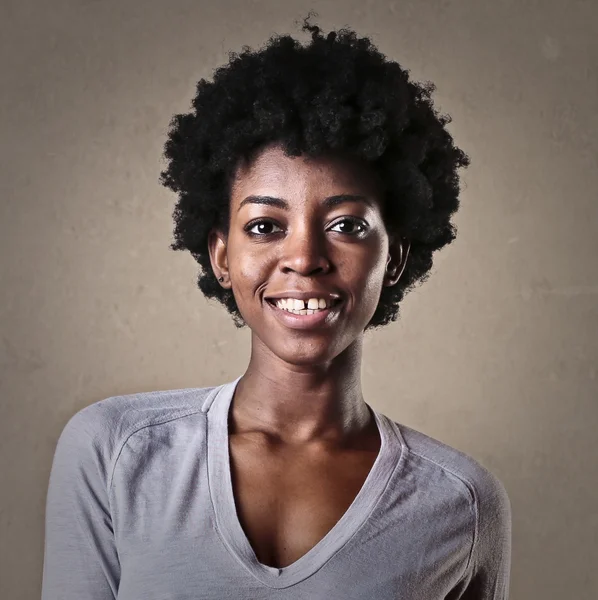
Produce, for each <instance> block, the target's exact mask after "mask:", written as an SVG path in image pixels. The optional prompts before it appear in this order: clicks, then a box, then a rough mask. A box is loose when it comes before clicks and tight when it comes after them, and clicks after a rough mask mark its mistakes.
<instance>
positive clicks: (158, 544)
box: [42, 20, 511, 600]
mask: <svg viewBox="0 0 598 600" xmlns="http://www.w3.org/2000/svg"><path fill="white" fill-rule="evenodd" d="M304 29H306V30H308V31H310V32H311V34H312V39H311V43H310V44H309V45H307V46H305V47H304V46H301V45H300V44H299V43H298V42H297V41H295V40H293V39H292V38H291V37H289V36H281V37H275V38H272V39H271V40H270V43H269V45H268V46H267V47H266V48H264V49H262V50H260V51H257V52H251V51H250V50H248V49H246V50H245V51H244V52H243V53H242V54H241V55H232V56H231V60H230V63H229V64H228V65H227V66H225V67H221V68H219V69H217V71H216V73H215V77H214V81H213V82H211V83H210V82H207V81H205V80H201V81H200V82H199V83H198V85H197V95H196V96H195V97H194V99H193V111H192V112H191V113H189V114H184V115H175V117H174V118H173V120H172V123H171V128H170V131H169V135H168V139H167V142H166V147H165V156H166V158H167V160H168V167H167V169H166V170H165V171H163V172H162V173H161V181H162V183H163V184H164V185H166V186H167V187H169V188H170V189H171V190H173V191H174V192H176V193H177V194H178V203H177V205H176V208H175V212H174V219H175V243H173V244H172V245H171V248H172V249H174V250H187V251H189V252H190V253H191V254H192V255H193V257H194V258H195V259H196V260H197V262H198V263H199V265H200V267H201V272H200V275H199V280H198V284H199V287H200V289H201V290H202V292H203V293H204V294H205V295H206V296H207V297H208V298H215V299H217V300H218V301H220V302H221V303H222V304H223V305H224V306H225V307H226V309H227V310H228V311H229V312H230V313H231V315H232V316H233V319H234V321H235V323H236V324H237V325H238V326H239V327H242V326H247V327H249V329H250V330H251V357H250V361H249V364H248V366H247V369H246V371H245V373H244V374H243V375H241V376H239V377H238V378H237V379H236V380H234V381H232V382H228V383H225V384H223V385H216V386H212V387H197V388H189V389H178V390H168V391H155V392H150V393H140V394H130V395H125V396H115V397H111V398H107V399H105V400H102V401H100V402H96V403H94V404H92V405H90V406H88V407H86V408H85V409H83V410H81V411H80V412H78V413H77V414H76V415H74V417H72V419H71V420H70V421H69V423H68V424H67V426H66V427H65V429H64V431H63V432H62V435H61V437H60V440H59V442H58V446H57V449H56V454H55V457H54V462H53V466H52V474H51V479H50V487H49V492H48V500H47V509H46V547H45V558H44V578H43V590H42V599H43V600H58V599H59V598H60V599H61V600H75V599H77V600H79V599H81V598H94V599H102V600H104V599H108V598H119V599H120V600H139V599H140V598H144V599H151V598H156V599H158V598H172V599H178V600H182V599H184V598H185V599H186V598H189V599H191V598H212V599H221V598H235V599H239V600H241V599H248V598H252V599H253V598H260V599H264V600H267V599H274V598H290V599H305V598H326V599H331V600H334V599H339V600H340V599H342V600H351V599H355V600H357V599H360V600H361V599H363V598H372V599H374V598H375V599H376V600H390V599H396V598H402V599H403V600H445V599H451V600H456V599H459V598H461V599H463V600H474V599H475V600H490V599H492V600H499V599H500V600H504V599H506V598H507V597H508V589H509V573H510V544H511V512H510V502H509V498H508V496H507V493H506V491H505V489H504V487H503V485H502V483H501V482H500V481H499V480H498V479H497V478H496V477H495V476H494V475H492V474H491V473H490V472H489V471H488V470H487V469H485V468H484V467H483V466H482V465H481V464H479V463H478V462H477V461H476V460H474V459H473V458H471V457H469V456H467V455H465V454H464V453H462V452H460V451H458V450H456V449H454V448H451V447H449V446H447V445H445V444H443V443H441V442H440V441H437V440H434V439H433V438H431V437H428V436H426V435H424V434H423V433H420V432H417V431H415V430H413V429H411V428H409V427H407V426H405V425H402V424H400V423H397V422H395V421H393V420H391V419H390V418H388V417H387V416H385V415H384V414H382V413H380V412H378V411H376V410H374V409H373V408H372V407H371V406H370V404H368V403H367V402H366V400H365V399H364V397H363V394H362V387H361V379H360V369H361V360H362V350H363V338H364V332H365V331H366V330H367V329H368V328H375V327H380V326H382V325H386V324H388V323H390V322H391V321H393V320H395V319H396V318H397V317H398V309H399V302H400V301H401V299H402V298H403V296H404V294H405V293H406V292H407V291H408V290H409V289H411V288H412V287H413V286H414V285H415V284H416V283H417V282H421V281H424V280H425V278H426V277H427V276H428V273H429V270H430V267H431V265H432V253H433V252H434V251H436V250H438V249H440V248H441V247H443V246H445V245H446V244H448V243H450V242H451V241H452V240H453V239H454V237H455V230H454V227H453V225H452V224H451V222H450V217H451V215H452V214H453V213H454V212H455V211H456V210H457V208H458V194H459V179H458V176H457V170H458V169H459V168H460V167H464V166H466V165H467V164H468V158H467V157H466V155H465V154H463V152H462V151H461V150H459V149H458V148H456V147H455V146H454V145H453V141H452V138H451V136H450V135H449V134H448V132H447V131H446V129H445V125H446V124H447V123H448V122H449V118H448V116H443V117H441V116H439V115H438V113H437V111H436V110H435V109H434V108H433V105H432V101H431V99H430V93H431V91H432V90H433V86H432V85H431V84H426V85H421V84H415V83H413V82H411V81H409V78H408V74H407V71H406V70H404V69H403V68H401V67H400V66H399V65H398V64H397V63H396V62H392V61H388V60H386V59H385V57H384V56H383V55H382V54H380V53H379V52H378V51H377V50H376V49H375V48H374V47H373V45H372V44H371V43H370V42H369V40H367V39H366V38H357V36H356V35H355V33H354V32H352V31H350V30H346V29H345V30H340V31H339V32H331V33H329V34H328V35H327V36H326V37H324V36H323V35H322V34H321V32H320V29H319V28H318V27H317V26H314V25H310V24H309V23H308V22H307V20H306V22H305V25H304Z"/></svg>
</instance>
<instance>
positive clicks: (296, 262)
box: [209, 145, 409, 567]
mask: <svg viewBox="0 0 598 600" xmlns="http://www.w3.org/2000/svg"><path fill="white" fill-rule="evenodd" d="M340 195H350V196H352V197H354V198H353V199H350V198H344V199H339V198H337V199H336V201H327V200H326V199H328V198H331V197H338V196H340ZM250 196H253V197H255V196H260V197H264V196H266V197H268V198H275V199H279V200H278V201H276V200H275V201H272V200H265V201H264V200H261V201H255V200H253V201H252V200H251V199H250V200H247V201H245V200H246V199H247V198H248V197H250ZM356 197H358V198H361V200H359V199H355V198H356ZM280 200H283V201H284V206H283V205H282V203H281V202H280ZM244 201H245V202H244ZM264 202H266V203H264ZM272 204H275V205H272ZM251 233H253V234H254V235H251ZM209 250H210V258H211V263H212V268H213V270H214V273H215V274H216V277H218V278H220V277H222V278H223V281H222V282H221V285H222V286H223V287H226V288H229V289H230V288H232V290H233V293H234V296H235V300H236V302H237V306H238V307H239V311H240V313H241V315H242V316H243V319H244V321H245V323H247V325H248V326H249V328H250V329H251V332H252V345H251V358H250V361H249V365H248V368H247V370H246V372H245V374H244V375H243V377H242V378H241V379H240V381H239V383H238V385H237V389H236V391H235V395H234V398H233V400H232V403H231V409H230V414H229V441H230V457H231V470H232V473H231V475H232V480H233V489H234V495H235V503H236V506H237V513H238V516H239V521H240V523H241V525H242V527H243V529H244V531H245V533H246V535H247V538H248V540H249V542H250V543H251V545H252V547H253V549H254V551H255V553H256V556H257V558H258V560H260V562H262V564H268V565H270V566H276V567H284V566H287V565H289V564H291V563H293V562H295V561H296V560H297V559H299V558H300V557H301V556H303V555H304V554H305V553H306V552H308V551H309V550H310V549H311V548H313V547H314V546H315V545H316V544H317V543H318V542H319V541H320V540H321V539H322V538H323V537H324V536H325V535H326V534H327V533H328V531H330V529H332V527H334V525H335V524H336V523H337V522H338V520H339V519H340V518H341V517H342V515H343V514H344V513H345V512H346V510H347V509H348V507H349V505H350V504H351V503H352V502H353V500H354V498H355V496H356V495H357V493H358V492H359V490H360V489H361V487H362V485H363V483H364V481H365V479H366V477H367V475H368V473H369V472H370V470H371V467H372V465H373V463H374V461H375V459H376V457H377V455H378V452H379V449H380V436H379V433H378V428H377V426H376V422H375V420H374V416H373V414H372V413H371V410H370V409H369V407H368V405H367V404H366V402H365V400H364V398H363V394H362V389H361V376H360V375H361V359H362V348H363V337H364V329H365V327H366V325H367V324H368V322H369V320H370V319H371V317H372V315H373V314H374V311H375V309H376V307H377V304H378V300H379V297H380V292H381V290H382V287H383V286H387V285H395V284H396V283H397V281H398V280H399V278H400V276H401V273H402V272H403V269H404V267H405V264H406V260H407V256H408V254H409V243H408V242H407V241H406V240H404V239H402V238H399V237H398V236H390V235H389V233H388V232H387V229H386V227H385V224H384V221H383V198H382V193H381V186H380V182H379V181H378V180H377V178H376V176H375V175H374V173H373V172H371V171H370V170H369V169H368V168H367V166H365V165H362V164H360V163H357V162H356V161H355V160H353V159H349V158H347V157H342V156H340V155H336V156H327V157H325V158H318V159H311V160H310V159H307V158H305V157H287V156H285V155H284V153H283V150H282V149H281V148H280V147H278V146H277V145H271V146H268V147H266V148H264V149H263V150H262V151H261V152H259V153H258V154H257V155H256V156H255V157H254V159H253V160H252V162H251V163H250V164H245V163H242V164H240V165H239V167H238V170H237V173H236V177H235V180H234V182H233V184H232V187H231V194H230V221H229V231H228V232H227V233H225V232H222V231H218V230H213V231H212V232H211V234H210V238H209ZM314 290H317V291H318V293H317V294H314V295H315V296H321V295H322V294H323V293H324V292H330V293H331V294H334V295H336V296H338V297H339V298H340V303H339V305H338V309H337V310H335V311H334V314H333V315H331V318H329V319H328V320H327V321H326V322H325V323H322V324H320V325H318V326H314V327H310V328H304V329H294V328H291V327H289V326H287V325H285V324H284V323H283V322H281V320H280V319H278V318H277V317H276V315H275V310H277V309H274V308H273V307H272V306H269V305H268V300H267V298H268V297H269V296H270V295H272V294H276V295H279V294H282V295H283V296H284V295H286V296H287V297H294V296H293V293H292V292H296V291H303V292H312V291H314ZM287 293H288V294H287Z"/></svg>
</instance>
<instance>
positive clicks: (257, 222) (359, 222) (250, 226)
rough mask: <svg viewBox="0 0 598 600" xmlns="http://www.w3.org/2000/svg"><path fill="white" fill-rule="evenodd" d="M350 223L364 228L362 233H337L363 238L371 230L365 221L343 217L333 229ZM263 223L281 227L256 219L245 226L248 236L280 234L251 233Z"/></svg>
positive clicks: (272, 222) (269, 221) (273, 222)
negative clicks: (340, 224)
mask: <svg viewBox="0 0 598 600" xmlns="http://www.w3.org/2000/svg"><path fill="white" fill-rule="evenodd" d="M347 221H348V222H349V223H353V224H355V225H357V226H359V227H361V228H362V230H361V231H358V232H355V233H347V232H344V231H337V232H335V233H346V235H350V236H355V237H362V236H363V235H365V234H366V233H367V231H368V229H369V226H368V224H367V223H366V222H365V221H362V220H361V219H357V218H355V217H343V218H342V219H339V220H338V221H336V223H334V225H332V226H331V227H336V226H337V225H338V224H339V223H344V222H347ZM262 223H269V224H272V225H276V226H277V227H279V225H277V224H276V222H275V221H273V220H272V219H256V220H255V221H251V222H250V223H247V225H245V227H244V230H245V232H246V233H247V235H249V236H251V237H255V238H263V237H266V236H269V235H275V234H277V233H280V232H279V231H273V232H270V233H255V232H253V231H251V229H253V228H254V227H255V226H256V225H261V224H262Z"/></svg>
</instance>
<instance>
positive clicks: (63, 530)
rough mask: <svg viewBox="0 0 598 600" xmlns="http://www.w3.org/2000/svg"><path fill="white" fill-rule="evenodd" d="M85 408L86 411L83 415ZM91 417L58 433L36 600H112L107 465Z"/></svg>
mask: <svg viewBox="0 0 598 600" xmlns="http://www.w3.org/2000/svg"><path fill="white" fill-rule="evenodd" d="M89 408H90V407H88V409H89ZM92 413H93V411H91V410H86V409H84V410H83V411H80V412H79V413H77V414H75V415H74V416H73V417H72V418H71V420H70V421H69V422H68V423H67V425H66V426H65V428H64V429H63V431H62V433H61V435H60V437H59V440H58V443H57V446H56V450H55V453H54V459H53V463H52V469H51V472H50V479H49V484H48V492H47V498H46V516H45V543H44V562H43V577H42V595H41V597H42V600H113V599H115V598H116V597H117V591H118V584H119V579H120V564H119V561H118V554H117V550H116V544H115V539H114V531H113V527H112V518H111V514H110V506H109V500H108V490H107V479H108V464H107V463H108V461H107V458H106V457H105V456H104V455H103V453H102V450H101V444H98V442H97V439H98V437H97V435H96V434H95V431H96V430H97V429H98V428H97V427H95V426H94V423H93V420H92V419H93V414H92Z"/></svg>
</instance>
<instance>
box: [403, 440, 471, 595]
mask: <svg viewBox="0 0 598 600" xmlns="http://www.w3.org/2000/svg"><path fill="white" fill-rule="evenodd" d="M409 452H410V453H411V454H413V455H415V456H418V457H419V458H421V459H422V460H425V461H427V462H429V463H432V464H433V465H436V466H437V467H439V468H440V469H442V470H443V471H446V472H447V473H450V474H451V475H453V476H454V477H456V478H457V479H458V480H459V481H461V482H462V483H463V485H464V486H465V487H466V489H467V491H468V492H469V494H470V496H471V498H470V499H471V504H472V505H473V514H474V529H473V541H472V543H471V548H470V550H469V555H468V557H467V562H466V564H465V567H464V568H463V573H462V574H461V576H460V577H459V579H458V580H457V584H458V583H460V582H461V581H462V580H463V579H464V578H465V576H466V574H467V572H468V571H469V569H470V568H471V564H472V562H473V556H474V553H475V551H476V550H477V546H478V540H479V521H480V514H479V507H478V505H479V501H478V495H477V492H476V489H475V485H474V484H473V482H471V481H470V480H469V479H467V478H466V477H464V476H463V475H460V474H459V473H456V472H455V471H453V470H451V469H449V468H448V467H447V466H445V465H441V464H440V463H438V462H436V461H435V460H432V459H431V458H429V457H427V456H423V455H422V454H419V453H418V452H415V451H414V450H412V449H411V448H409Z"/></svg>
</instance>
